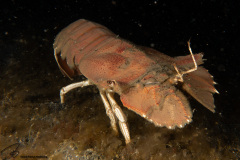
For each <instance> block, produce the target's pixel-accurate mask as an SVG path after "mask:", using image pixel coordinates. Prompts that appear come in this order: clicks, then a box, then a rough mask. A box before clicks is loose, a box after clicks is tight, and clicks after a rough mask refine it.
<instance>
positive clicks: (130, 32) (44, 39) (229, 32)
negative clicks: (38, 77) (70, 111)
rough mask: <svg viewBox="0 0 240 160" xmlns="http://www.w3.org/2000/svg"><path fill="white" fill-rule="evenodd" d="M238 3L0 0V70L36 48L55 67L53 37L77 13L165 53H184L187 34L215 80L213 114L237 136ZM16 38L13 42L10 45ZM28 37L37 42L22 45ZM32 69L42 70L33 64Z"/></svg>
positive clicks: (202, 0) (239, 122)
mask: <svg viewBox="0 0 240 160" xmlns="http://www.w3.org/2000/svg"><path fill="white" fill-rule="evenodd" d="M239 8H240V2H239V1H227V0H226V1H224V0H206V1H205V0H200V1H160V0H155V1H154V0H148V1H137V0H132V1H126V0H124V1H121V0H112V1H111V0H109V1H108V0H106V1H93V0H85V1H81V0H75V1H68V0H51V1H13V0H12V1H1V5H0V42H1V45H0V69H4V67H6V66H7V64H8V63H9V61H8V59H10V58H12V57H14V58H19V59H21V58H22V57H23V56H29V55H28V54H26V53H27V52H29V53H31V52H32V51H33V50H34V49H38V50H39V55H38V56H40V57H41V58H40V60H42V61H48V63H49V64H51V65H50V66H49V71H51V70H56V69H57V66H56V64H55V60H54V57H53V49H52V44H53V41H54V38H55V36H56V35H57V33H59V32H60V30H61V29H63V28H64V27H66V26H67V25H69V24H70V23H72V22H74V21H76V20H78V19H80V18H84V19H88V20H91V21H95V22H97V23H100V24H102V25H104V26H106V27H108V28H109V29H110V30H112V31H113V32H114V33H116V34H118V35H120V36H121V37H122V38H124V39H127V40H130V41H132V42H134V43H135V44H138V45H144V46H153V47H154V48H155V49H157V50H159V51H161V52H163V53H165V54H168V55H170V56H179V55H187V54H189V51H188V48H187V41H188V40H189V39H190V38H191V45H192V50H193V52H194V53H197V52H204V58H205V59H207V61H206V62H205V64H204V66H205V67H206V68H207V69H208V70H209V72H210V73H211V74H212V75H213V76H214V80H215V81H216V82H217V83H218V84H217V85H216V88H217V90H218V91H219V92H220V94H219V95H215V104H216V108H217V109H216V113H215V114H219V115H220V117H221V118H222V122H223V125H224V126H225V127H224V129H226V130H225V131H224V132H228V134H229V135H231V133H234V135H237V136H239V128H240V120H239V114H240V105H239V100H240V96H239V95H240V94H239V90H240V87H239V80H240V79H239V77H240V75H239V69H240V67H239V63H240V59H239V48H240V47H239V43H240V38H239V28H240V25H239V22H240V10H239ZM26 40H27V41H26ZM16 41H18V45H14V46H12V45H11V44H13V43H15V42H16ZM31 42H33V43H37V44H38V47H37V48H31V49H30V48H27V47H24V46H23V44H25V43H31ZM23 51H24V52H23ZM30 56H35V55H30ZM53 66H54V67H55V66H56V67H55V68H54V67H53ZM31 69H32V71H33V72H36V73H38V72H39V73H41V67H39V66H38V65H35V66H33V67H32V68H31ZM16 72H18V71H16ZM0 73H1V70H0ZM197 110H201V109H200V108H197ZM206 112H207V111H206ZM209 116H211V114H209ZM229 138H231V137H229Z"/></svg>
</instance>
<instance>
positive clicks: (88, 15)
mask: <svg viewBox="0 0 240 160" xmlns="http://www.w3.org/2000/svg"><path fill="white" fill-rule="evenodd" d="M239 7H240V2H238V1H223V0H219V1H215V0H211V1H203V0H201V1H189V2H188V3H187V2H186V1H172V2H169V1H166V2H162V1H158V0H155V1H145V2H139V1H131V2H130V1H120V0H119V1H117V0H113V1H104V2H101V1H92V0H86V1H77V0H76V1H71V2H70V1H63V0H58V1H57V0H52V1H36V2H35V1H34V2H33V1H13V0H12V1H5V2H1V5H0V93H1V94H0V100H1V103H0V150H1V155H0V156H1V158H2V159H4V158H7V159H11V157H13V156H16V158H21V156H22V158H24V157H23V156H45V158H46V156H47V157H48V158H53V159H61V158H63V159H64V158H65V159H67V158H69V159H239V157H240V153H239V150H240V143H239V136H240V134H239V131H240V119H239V114H240V109H239V106H240V105H239V102H238V100H240V96H239V90H240V86H239V80H240V79H239V77H240V75H239V74H240V72H239V69H240V68H239V62H240V58H239V55H238V52H239V43H240V38H239V36H238V34H239V28H240V26H239V23H240V12H239ZM80 18H84V19H88V20H91V21H95V22H98V23H100V24H102V25H105V26H107V27H108V28H109V29H111V30H112V31H113V32H114V33H116V34H119V35H120V36H121V37H122V38H124V39H127V40H130V41H132V42H134V43H135V44H138V45H144V46H149V47H150V46H151V47H154V48H155V49H157V50H159V51H161V52H163V53H165V54H168V55H170V56H179V55H187V54H189V53H188V49H187V41H188V40H189V39H190V38H191V44H192V50H193V52H195V53H197V52H204V58H205V59H207V61H206V62H205V64H204V66H205V67H206V68H207V69H208V70H209V72H210V73H211V74H212V75H214V80H215V81H216V82H217V83H218V84H217V85H216V88H217V90H218V91H219V92H220V94H219V95H214V97H215V104H216V107H217V108H216V113H214V114H213V113H211V112H210V111H208V110H207V109H205V108H204V107H202V106H201V105H200V104H198V103H197V102H195V101H193V100H190V101H191V106H192V108H194V109H195V112H194V118H193V122H192V123H191V124H189V125H187V126H186V127H185V128H183V129H176V130H168V129H166V128H158V127H155V126H154V125H153V124H151V123H149V122H147V121H146V120H144V119H143V118H141V117H140V116H138V115H136V114H135V113H133V112H131V111H128V110H127V109H124V112H125V113H126V115H127V116H128V122H129V125H130V132H131V137H132V142H131V144H130V145H129V146H126V145H125V144H124V139H123V137H122V136H121V135H119V136H116V135H114V133H113V132H112V130H111V128H110V123H109V119H108V117H107V116H106V114H105V110H104V106H103V104H102V102H101V100H100V97H99V95H98V91H97V89H96V88H94V87H89V88H84V89H80V90H76V91H73V92H71V93H69V94H68V95H67V97H66V104H65V105H60V103H59V102H60V101H59V90H60V88H61V87H62V86H65V85H67V84H69V83H72V81H70V80H69V79H67V78H66V77H63V76H62V74H61V72H60V71H59V69H58V67H57V64H56V62H55V59H54V56H53V49H52V43H53V41H54V38H55V36H56V35H57V33H58V32H59V31H60V30H61V29H63V28H64V27H66V26H67V25H68V24H70V23H72V22H74V21H75V20H78V19H80ZM78 80H81V77H78V78H77V80H75V81H78ZM11 153H15V154H16V155H14V154H11ZM35 158H36V157H35ZM42 158H44V157H42Z"/></svg>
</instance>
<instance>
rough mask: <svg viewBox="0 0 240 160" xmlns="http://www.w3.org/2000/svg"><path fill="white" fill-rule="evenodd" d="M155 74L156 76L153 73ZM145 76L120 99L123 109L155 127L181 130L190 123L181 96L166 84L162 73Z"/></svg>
mask: <svg viewBox="0 0 240 160" xmlns="http://www.w3.org/2000/svg"><path fill="white" fill-rule="evenodd" d="M155 74H156V73H155ZM154 77H156V75H155V76H154V75H152V74H149V75H147V76H145V77H144V78H143V79H142V80H141V81H140V82H139V83H137V84H136V85H135V86H133V87H131V88H129V89H128V90H126V91H125V92H123V93H122V94H121V96H120V98H121V101H122V103H123V105H124V106H125V107H127V108H128V109H130V110H133V111H135V112H136V113H138V114H139V115H141V116H142V117H144V118H146V119H148V120H149V121H150V122H153V123H154V124H155V125H157V126H166V127H167V128H169V129H174V128H175V127H180V128H182V127H183V126H184V125H185V124H187V123H189V122H191V121H192V119H191V118H192V111H191V108H190V106H189V103H188V101H187V98H186V97H185V95H184V94H183V93H182V92H181V91H180V90H178V89H177V88H176V87H175V86H174V85H172V84H171V83H170V79H169V78H168V76H167V75H166V74H163V73H162V74H160V75H158V77H160V78H161V82H160V81H159V80H158V81H156V79H155V78H154Z"/></svg>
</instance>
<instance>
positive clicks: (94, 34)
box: [54, 19, 116, 69]
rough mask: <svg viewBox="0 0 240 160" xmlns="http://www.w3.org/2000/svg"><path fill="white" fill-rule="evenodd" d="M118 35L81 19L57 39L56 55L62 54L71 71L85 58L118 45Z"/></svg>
mask: <svg viewBox="0 0 240 160" xmlns="http://www.w3.org/2000/svg"><path fill="white" fill-rule="evenodd" d="M115 37H116V35H115V34H114V33H112V32H111V31H110V30H108V29H107V28H106V27H104V26H102V25H99V24H97V23H94V22H90V21H87V20H84V19H80V20H78V21H76V22H74V23H72V24H70V25H69V26H68V27H66V28H65V29H63V30H62V31H61V32H60V33H59V34H58V35H57V37H56V39H55V43H54V48H55V49H56V53H55V54H60V56H61V59H62V60H65V59H66V62H67V64H68V66H69V67H70V68H71V69H74V67H75V65H76V64H78V63H79V62H80V60H81V58H82V57H83V56H85V55H86V54H90V53H91V52H92V51H96V50H98V49H102V48H105V49H107V48H110V47H111V46H113V45H116V42H115V41H116V38H115Z"/></svg>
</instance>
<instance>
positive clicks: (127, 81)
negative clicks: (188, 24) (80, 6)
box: [54, 19, 217, 128]
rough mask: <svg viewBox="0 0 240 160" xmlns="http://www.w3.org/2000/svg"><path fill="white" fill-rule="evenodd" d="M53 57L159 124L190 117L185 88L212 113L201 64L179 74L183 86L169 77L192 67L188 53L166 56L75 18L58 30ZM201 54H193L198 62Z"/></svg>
mask: <svg viewBox="0 0 240 160" xmlns="http://www.w3.org/2000/svg"><path fill="white" fill-rule="evenodd" d="M54 49H55V58H56V60H57V62H58V65H59V67H60V69H61V71H62V72H63V74H65V75H66V76H68V77H70V78H72V77H73V76H74V75H80V74H83V75H84V76H85V77H86V78H88V79H89V80H90V81H91V82H93V83H94V84H96V85H97V86H98V88H99V89H108V88H109V84H108V82H109V81H114V82H115V86H114V88H113V91H114V92H116V93H118V94H119V95H120V98H121V101H122V102H123V105H124V106H126V107H127V108H129V109H131V110H133V111H135V112H136V113H138V114H140V115H141V116H143V117H145V118H146V119H148V120H149V121H152V122H153V123H154V124H156V125H158V126H167V127H169V128H174V127H175V126H178V127H183V126H184V125H185V124H186V123H189V122H190V121H191V118H192V112H191V109H190V106H189V103H188V100H187V98H186V97H185V95H184V94H183V92H182V91H181V89H183V90H185V91H186V92H188V93H189V94H190V95H191V96H192V97H194V98H195V99H196V100H197V101H199V102H200V103H201V104H203V105H204V106H205V107H206V108H208V109H209V110H211V111H212V112H214V108H215V106H214V103H213V96H212V93H215V92H217V91H216V89H215V88H214V86H213V84H214V81H213V80H212V76H211V75H210V74H209V73H208V71H207V70H206V69H204V68H203V67H198V69H197V70H196V71H194V72H191V73H188V74H184V75H183V82H182V84H181V86H182V88H179V86H178V87H177V86H176V84H173V83H171V81H170V80H169V79H171V78H174V77H175V76H176V75H177V72H176V70H175V69H174V65H173V64H175V65H176V66H177V68H178V69H179V71H180V72H181V71H187V70H189V69H191V68H193V67H194V63H193V60H192V57H191V55H188V56H180V57H175V58H172V57H169V56H167V55H165V54H163V53H160V52H158V51H156V50H154V49H151V48H147V47H140V46H135V45H133V44H132V43H130V42H128V41H126V40H123V39H120V38H119V37H118V36H116V35H115V34H114V33H112V32H111V31H110V30H108V29H107V28H106V27H104V26H102V25H100V24H97V23H94V22H90V21H87V20H84V19H80V20H78V21H76V22H74V23H72V24H70V25H69V26H68V27H66V28H65V29H63V30H62V31H61V32H60V33H59V34H58V35H57V37H56V39H55V43H54ZM202 56H203V55H202V54H201V53H199V54H195V55H194V57H195V59H196V62H197V64H198V65H200V64H203V61H202Z"/></svg>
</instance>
